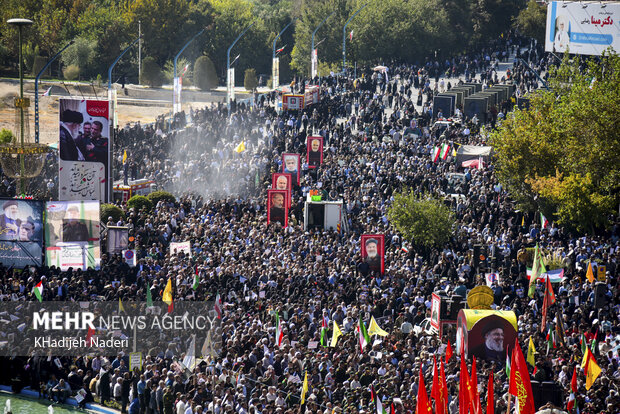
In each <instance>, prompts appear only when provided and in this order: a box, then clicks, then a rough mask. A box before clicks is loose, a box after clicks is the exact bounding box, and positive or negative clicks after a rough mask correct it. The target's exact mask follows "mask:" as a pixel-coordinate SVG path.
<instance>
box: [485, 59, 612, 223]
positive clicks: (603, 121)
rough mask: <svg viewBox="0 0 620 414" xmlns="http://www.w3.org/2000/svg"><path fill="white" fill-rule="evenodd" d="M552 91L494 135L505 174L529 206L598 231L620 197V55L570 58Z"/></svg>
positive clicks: (553, 79)
mask: <svg viewBox="0 0 620 414" xmlns="http://www.w3.org/2000/svg"><path fill="white" fill-rule="evenodd" d="M549 85H550V86H551V91H539V93H537V94H535V95H534V96H532V99H531V104H530V108H529V109H528V110H523V111H516V112H515V113H514V114H513V115H512V116H509V117H508V118H507V119H506V120H505V121H504V123H503V124H502V126H501V128H500V129H499V130H498V131H497V132H496V133H495V134H493V136H492V145H493V146H494V149H495V151H496V154H497V157H498V174H499V177H500V180H501V181H502V183H503V184H504V185H505V186H506V187H507V188H508V190H509V191H510V192H511V194H512V195H513V196H514V197H515V199H516V200H517V201H518V202H519V203H520V205H521V206H522V207H523V208H525V209H527V210H536V209H540V210H542V211H543V212H544V213H545V214H546V215H548V216H550V215H552V214H553V216H554V218H555V219H557V220H558V222H559V223H560V224H563V225H567V226H569V227H573V228H575V229H576V230H578V231H588V232H594V231H596V230H597V229H600V228H603V227H605V226H606V225H607V224H608V221H607V220H606V218H607V214H610V213H612V212H613V211H617V208H618V202H619V197H620V196H619V194H620V140H618V132H617V131H618V130H620V116H619V114H620V57H619V56H618V55H617V54H611V55H607V56H604V57H603V58H602V59H601V61H600V63H598V62H595V61H594V60H589V61H588V62H587V65H585V70H584V69H583V67H580V63H579V62H578V60H577V59H575V60H574V61H569V59H568V56H566V57H565V59H564V61H563V62H562V64H561V65H560V67H559V68H558V69H557V70H555V71H552V73H551V76H550V79H549Z"/></svg>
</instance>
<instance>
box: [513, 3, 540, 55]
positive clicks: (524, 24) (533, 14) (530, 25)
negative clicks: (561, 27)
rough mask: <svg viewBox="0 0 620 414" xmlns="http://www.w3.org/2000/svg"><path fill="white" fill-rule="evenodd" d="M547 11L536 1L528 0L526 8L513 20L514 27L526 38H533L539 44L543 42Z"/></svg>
mask: <svg viewBox="0 0 620 414" xmlns="http://www.w3.org/2000/svg"><path fill="white" fill-rule="evenodd" d="M546 24H547V9H546V7H545V6H544V5H541V4H539V3H538V2H537V1H536V0H530V1H529V2H528V3H527V7H526V8H525V9H523V10H521V11H520V12H519V15H518V16H517V17H516V19H515V23H514V25H515V27H516V28H517V29H519V31H520V32H521V33H523V34H524V35H526V36H529V37H533V38H534V39H536V40H537V41H538V43H540V44H544V42H545V27H546Z"/></svg>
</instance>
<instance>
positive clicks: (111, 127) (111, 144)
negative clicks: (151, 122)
mask: <svg viewBox="0 0 620 414" xmlns="http://www.w3.org/2000/svg"><path fill="white" fill-rule="evenodd" d="M139 41H140V38H139V37H138V38H137V39H136V40H134V41H133V42H131V44H130V45H129V46H127V48H126V49H125V50H123V52H122V53H121V54H120V55H118V57H117V58H116V59H115V60H114V62H113V63H112V64H111V65H110V67H109V68H108V108H109V106H110V105H114V103H113V100H112V69H114V66H116V64H117V63H118V61H119V60H121V58H122V57H123V55H124V54H125V53H127V51H128V50H129V49H130V48H131V47H132V46H133V45H135V44H136V43H138V42H139ZM109 112H110V115H109V118H110V124H109V135H108V136H109V137H110V138H109V141H108V146H109V147H110V148H109V150H108V177H109V179H108V183H107V184H108V185H107V191H106V202H107V203H109V202H110V200H112V189H113V186H114V176H113V175H112V152H113V151H114V121H118V120H115V119H114V108H113V109H112V111H109Z"/></svg>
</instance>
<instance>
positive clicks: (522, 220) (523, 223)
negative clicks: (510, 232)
mask: <svg viewBox="0 0 620 414" xmlns="http://www.w3.org/2000/svg"><path fill="white" fill-rule="evenodd" d="M521 227H525V214H524V215H523V217H522V218H521Z"/></svg>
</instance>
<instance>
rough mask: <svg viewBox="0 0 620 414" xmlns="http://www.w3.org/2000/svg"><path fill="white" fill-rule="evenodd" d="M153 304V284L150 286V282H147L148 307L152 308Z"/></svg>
mask: <svg viewBox="0 0 620 414" xmlns="http://www.w3.org/2000/svg"><path fill="white" fill-rule="evenodd" d="M151 306H153V298H152V297H151V286H149V284H148V283H147V284H146V307H147V308H150V307H151Z"/></svg>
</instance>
